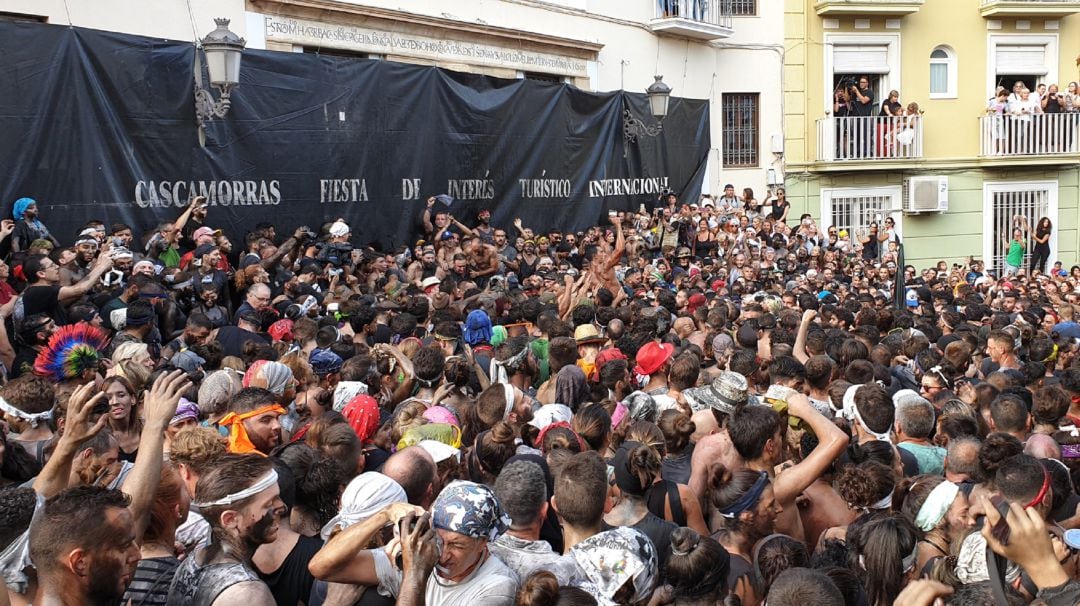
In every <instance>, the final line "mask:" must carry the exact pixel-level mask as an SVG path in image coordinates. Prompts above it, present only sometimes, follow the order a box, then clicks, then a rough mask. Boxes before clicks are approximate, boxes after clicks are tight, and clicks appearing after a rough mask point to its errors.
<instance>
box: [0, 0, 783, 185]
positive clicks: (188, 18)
mask: <svg viewBox="0 0 1080 606" xmlns="http://www.w3.org/2000/svg"><path fill="white" fill-rule="evenodd" d="M341 4H342V5H347V4H354V5H358V6H367V7H372V8H377V9H384V10H385V9H387V8H392V9H393V10H394V11H400V12H401V13H403V15H402V19H403V21H407V19H408V14H414V15H425V16H430V17H435V18H439V19H449V20H453V21H459V22H463V23H470V24H476V25H481V26H494V27H500V28H506V29H513V30H520V31H526V32H533V33H539V34H545V35H549V36H558V37H560V38H569V39H573V40H580V41H583V42H592V43H596V44H602V45H603V47H602V48H601V50H600V51H599V54H598V55H597V57H596V61H595V62H590V63H589V65H588V69H587V73H586V74H585V76H584V77H583V78H579V79H578V80H577V82H578V84H579V85H581V84H585V83H587V86H584V88H589V89H591V90H594V91H610V90H618V89H620V88H625V89H626V90H630V91H644V89H645V88H646V87H647V86H649V84H651V83H652V81H653V78H652V76H653V75H654V74H662V75H663V76H664V82H666V83H667V84H668V85H669V86H671V87H672V89H673V94H674V95H677V96H680V97H690V98H696V99H709V100H710V101H711V105H712V119H711V124H712V133H711V134H712V147H713V150H712V152H711V153H710V165H709V171H708V181H709V182H708V183H706V185H705V188H706V189H705V190H706V191H712V192H714V193H718V192H719V191H720V189H721V188H722V186H723V184H724V183H728V182H730V183H733V184H734V185H735V186H736V187H737V188H739V189H740V191H741V188H743V187H752V188H754V192H755V193H756V194H757V196H758V198H759V199H762V198H763V197H764V192H765V189H766V171H767V170H768V169H770V168H773V169H775V170H776V174H777V175H778V177H780V178H782V175H783V170H782V165H781V159H780V157H779V156H777V155H776V154H774V153H773V152H772V146H771V143H770V140H771V138H772V136H773V135H782V134H783V133H782V124H783V120H782V116H783V112H782V99H783V95H782V91H783V87H782V85H781V77H782V73H781V69H782V65H783V60H782V56H781V54H780V53H781V52H782V48H783V3H781V2H777V1H776V0H758V15H757V16H754V17H735V18H734V19H733V28H734V35H732V36H731V37H730V38H727V39H725V40H719V41H715V42H712V43H709V42H704V41H700V40H691V39H686V38H677V37H671V36H665V37H660V36H657V35H655V34H653V33H652V32H651V31H650V30H649V28H648V22H649V21H650V20H651V19H652V18H653V17H655V10H656V6H657V0H546V1H540V0H486V1H484V2H478V1H476V0H395V1H394V2H393V3H392V4H393V6H392V7H390V6H388V3H387V2H385V0H343V1H342V2H341ZM0 11H3V12H9V13H25V14H32V15H41V16H44V17H46V18H47V20H48V22H50V23H55V24H68V23H71V24H74V25H77V26H80V27H89V28H95V29H103V30H110V31H119V32H126V33H132V34H139V35H145V36H154V37H161V38H169V39H179V40H194V39H196V38H198V37H202V36H203V35H205V34H206V33H208V32H209V31H211V30H212V29H213V28H214V23H213V18H215V17H228V18H230V19H231V20H232V24H231V28H232V30H233V31H235V32H237V33H238V34H240V35H241V36H244V37H245V38H247V39H248V41H249V43H250V46H251V47H252V48H265V47H266V35H265V32H263V31H258V28H259V27H260V25H261V24H262V22H263V19H262V15H261V14H260V13H259V12H258V5H251V6H247V5H246V4H245V2H244V0H93V1H89V0H68V1H67V2H66V3H65V2H64V1H63V0H0ZM69 17H70V18H69ZM327 46H329V45H327ZM725 92H739V93H755V92H756V93H760V95H761V96H760V99H761V103H760V115H759V119H758V127H759V135H760V137H759V141H760V149H759V154H758V156H759V165H758V167H757V168H753V169H737V170H735V169H729V170H725V169H724V168H723V167H722V166H720V157H721V156H720V147H721V142H722V139H723V133H722V113H721V106H720V104H721V100H722V95H723V93H725Z"/></svg>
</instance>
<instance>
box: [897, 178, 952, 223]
mask: <svg viewBox="0 0 1080 606" xmlns="http://www.w3.org/2000/svg"><path fill="white" fill-rule="evenodd" d="M907 185H908V187H907V196H906V197H905V198H904V212H905V213H910V214H918V213H943V212H945V211H947V210H949V178H948V177H911V178H910V179H908V183H907Z"/></svg>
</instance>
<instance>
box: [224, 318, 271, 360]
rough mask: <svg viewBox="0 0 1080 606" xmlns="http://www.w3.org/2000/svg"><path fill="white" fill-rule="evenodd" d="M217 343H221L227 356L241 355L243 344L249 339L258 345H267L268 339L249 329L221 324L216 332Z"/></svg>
mask: <svg viewBox="0 0 1080 606" xmlns="http://www.w3.org/2000/svg"><path fill="white" fill-rule="evenodd" d="M217 340H218V343H221V349H222V351H224V352H225V355H227V356H236V357H238V358H239V357H242V356H243V354H244V344H245V343H247V342H249V341H254V342H255V343H257V344H259V345H269V344H270V340H269V339H267V338H266V337H264V336H263V335H261V334H259V333H255V332H251V331H250V330H244V329H243V328H239V327H237V326H231V325H230V326H222V327H221V328H219V329H218V332H217Z"/></svg>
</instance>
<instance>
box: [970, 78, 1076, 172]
mask: <svg viewBox="0 0 1080 606" xmlns="http://www.w3.org/2000/svg"><path fill="white" fill-rule="evenodd" d="M979 140H980V155H982V156H984V157H1009V158H1014V157H1020V156H1033V157H1038V156H1042V157H1049V158H1061V159H1062V160H1063V161H1069V162H1076V161H1078V160H1080V159H1078V158H1076V157H1075V156H1076V155H1077V154H1080V91H1078V90H1077V83H1076V82H1071V83H1069V85H1068V87H1067V88H1066V89H1065V90H1064V91H1061V90H1060V89H1059V88H1058V86H1057V85H1056V84H1050V85H1046V84H1040V85H1038V87H1036V89H1035V90H1029V89H1028V88H1027V86H1026V85H1025V84H1024V83H1023V82H1016V83H1015V84H1014V86H1013V91H1012V92H1011V93H1010V92H1009V91H1008V90H1007V89H1006V88H1005V87H1003V86H999V87H998V89H997V91H996V92H995V94H994V97H993V98H992V99H990V101H989V103H988V105H987V110H986V115H984V116H982V117H980V118H979Z"/></svg>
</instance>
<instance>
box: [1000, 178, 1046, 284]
mask: <svg viewBox="0 0 1080 606" xmlns="http://www.w3.org/2000/svg"><path fill="white" fill-rule="evenodd" d="M1054 187H1056V186H1048V185H1045V184H1039V183H996V184H992V185H990V184H988V185H986V186H985V190H986V191H985V193H984V203H985V204H986V206H987V207H988V209H987V210H988V211H989V213H988V214H989V215H990V225H991V230H992V231H990V233H987V234H986V235H985V236H984V238H986V239H987V240H988V242H987V244H988V245H989V248H990V256H989V258H988V259H986V268H987V269H992V270H994V271H1002V270H1004V269H1005V256H1006V255H1007V254H1008V252H1009V241H1010V240H1012V236H1013V229H1015V228H1016V223H1017V220H1016V218H1017V217H1023V218H1024V219H1025V220H1026V223H1027V225H1028V229H1029V231H1030V232H1031V233H1034V232H1035V226H1036V225H1037V224H1038V223H1039V219H1041V218H1042V217H1051V215H1052V214H1053V213H1052V212H1051V211H1052V206H1056V204H1052V203H1051V196H1052V195H1053V188H1054ZM984 212H986V211H984ZM1051 220H1052V221H1053V222H1054V223H1056V222H1057V217H1056V216H1052V217H1051ZM1027 236H1028V237H1030V234H1027ZM1025 239H1026V240H1027V246H1026V248H1025V249H1024V261H1023V263H1022V265H1021V267H1027V266H1028V264H1029V263H1030V262H1031V249H1032V247H1033V246H1034V243H1033V242H1032V241H1031V240H1030V239H1028V238H1025Z"/></svg>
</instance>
